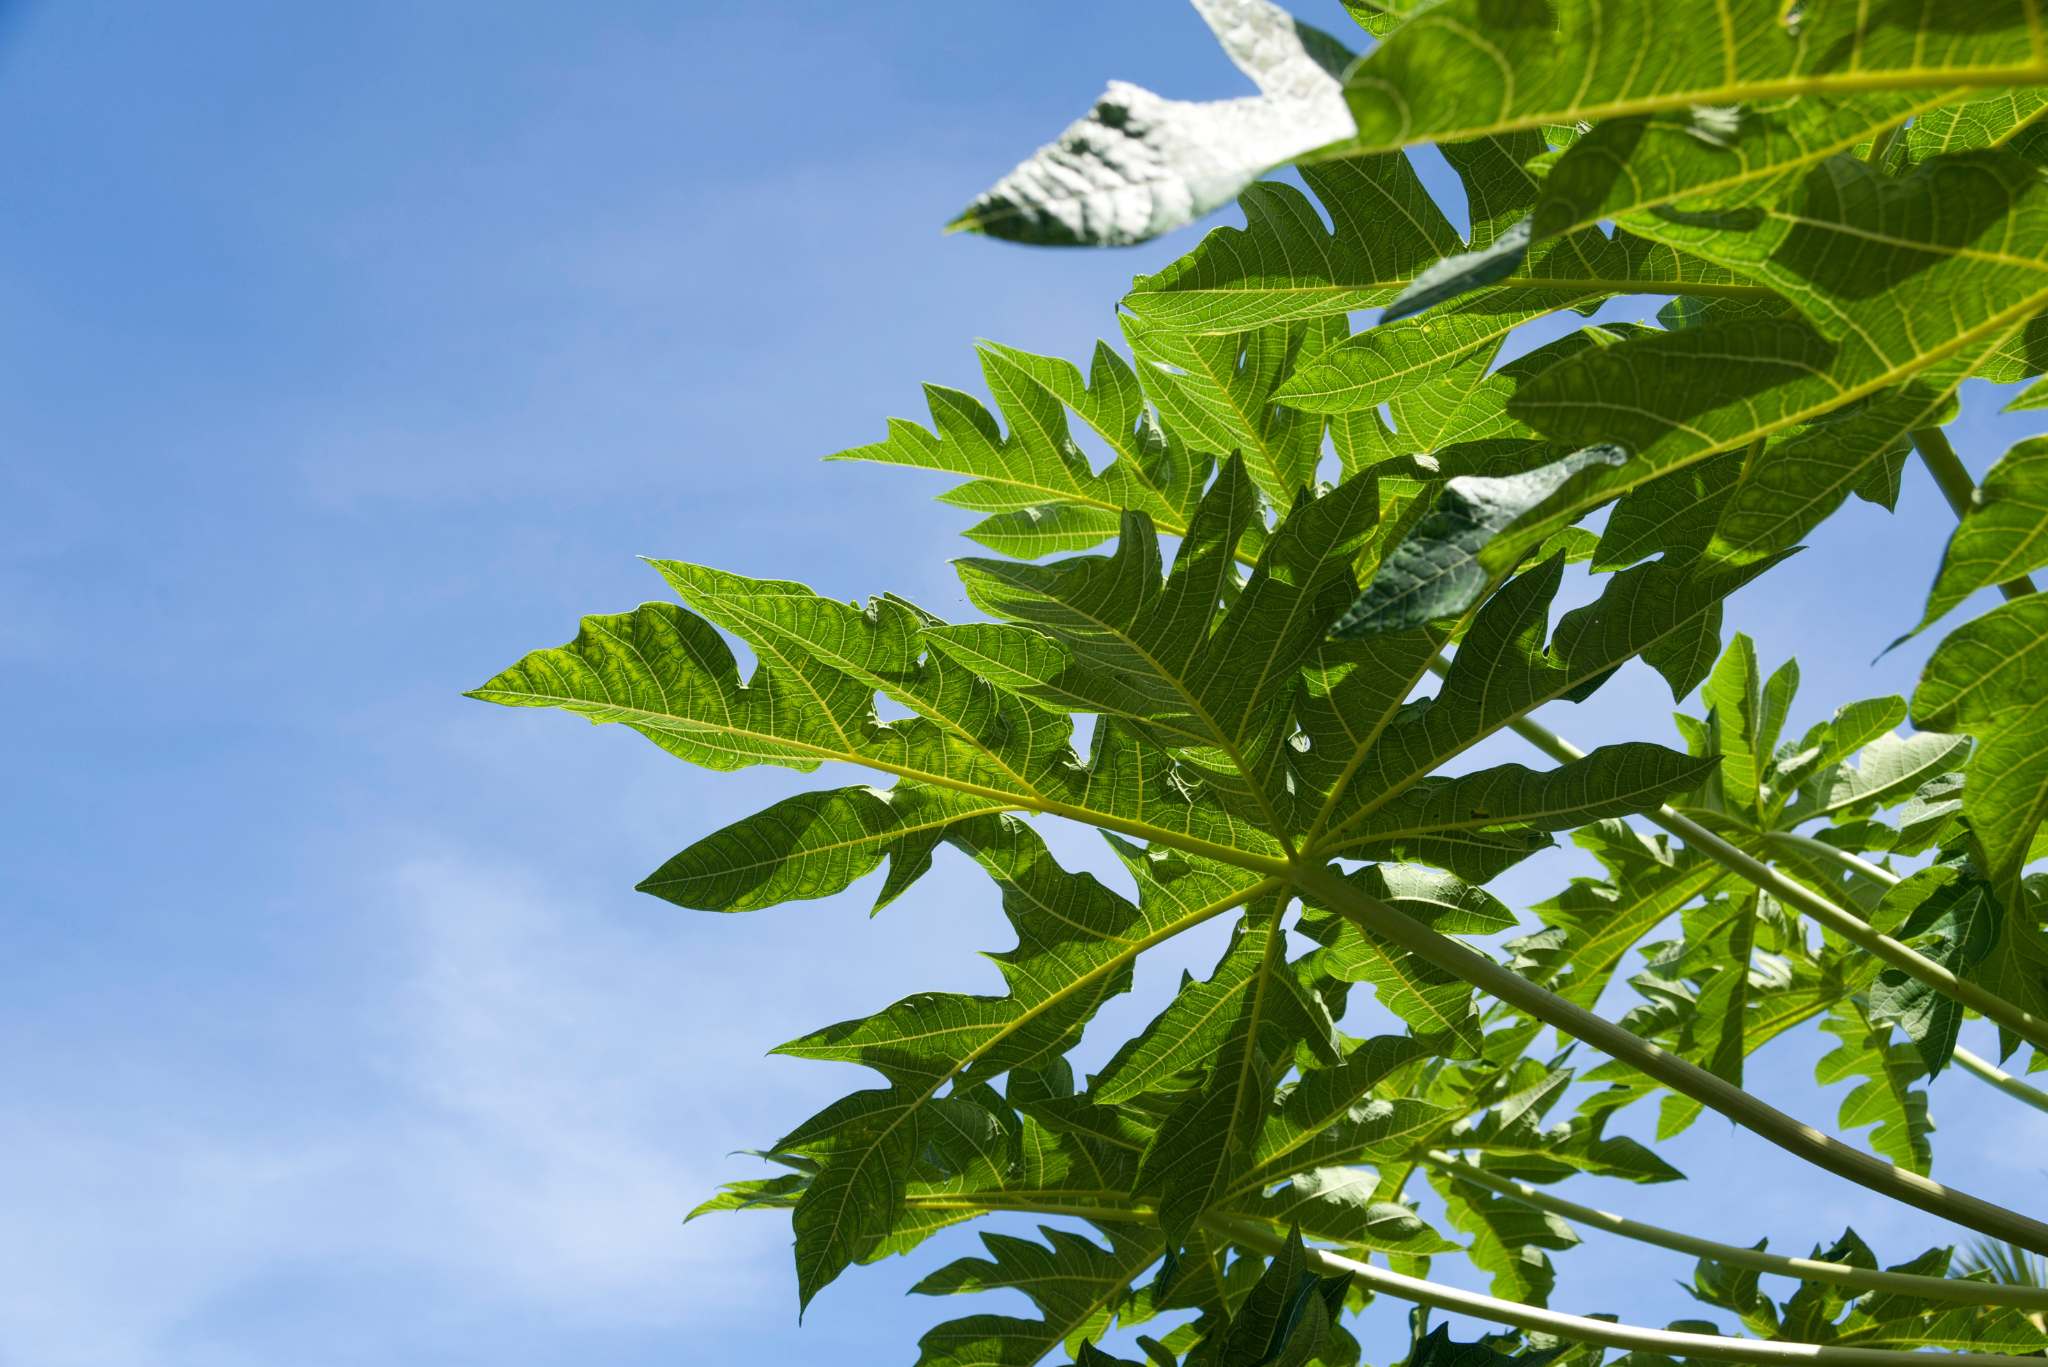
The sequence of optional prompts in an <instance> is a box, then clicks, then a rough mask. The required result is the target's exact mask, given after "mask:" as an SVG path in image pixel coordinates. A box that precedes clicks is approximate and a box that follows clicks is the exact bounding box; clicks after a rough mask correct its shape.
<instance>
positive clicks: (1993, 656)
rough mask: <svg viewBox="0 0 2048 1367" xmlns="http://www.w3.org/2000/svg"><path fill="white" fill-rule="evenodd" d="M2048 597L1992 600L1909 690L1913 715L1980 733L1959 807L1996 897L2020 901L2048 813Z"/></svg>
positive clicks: (1923, 722)
mask: <svg viewBox="0 0 2048 1367" xmlns="http://www.w3.org/2000/svg"><path fill="white" fill-rule="evenodd" d="M2044 643H2048V599H2044V598H2039V597H2031V598H2022V599H2020V600H2019V601H2017V602H2013V603H2007V604H2005V605H2003V606H2002V607H1997V608H1993V609H1992V610H1991V611H1990V612H1988V613H1986V614H1985V615H1984V616H1982V617H1979V618H1978V619H1977V620H1976V621H1974V622H1970V623H1967V624H1966V625H1964V626H1962V627H1959V628H1957V629H1956V630H1955V631H1953V632H1951V633H1949V636H1948V638H1947V639H1946V640H1944V641H1943V642H1942V643H1941V644H1940V645H1939V646H1937V647H1935V650H1934V655H1933V657H1932V658H1931V659H1929V660H1928V661H1927V667H1926V668H1925V670H1923V671H1922V673H1921V675H1920V684H1919V687H1917V688H1916V689H1914V690H1913V721H1914V723H1915V724H1916V725H1919V726H1923V727H1926V728H1928V729H1929V730H1934V731H1959V732H1964V733H1967V734H1969V735H1972V736H1975V737H1976V738H1977V742H1978V744H1977V748H1976V751H1975V753H1974V754H1972V755H1971V757H1970V766H1969V769H1968V770H1967V771H1966V772H1965V774H1964V783H1963V815H1964V816H1965V817H1966V818H1968V820H1969V822H1970V826H1971V829H1972V830H1973V831H1974V832H1975V833H1976V836H1977V839H1978V841H1979V842H1980V843H1981V844H1982V846H1983V848H1984V855H1985V858H1986V860H1987V861H1988V866H1989V874H1990V878H1991V883H1992V886H1993V888H1994V889H1995V890H1996V892H1997V895H1998V898H1999V900H2000V901H2001V902H2004V903H2006V904H2007V905H2009V906H2010V905H2016V904H2018V903H2019V901H2020V897H2019V876H2020V869H2021V867H2022V866H2023V865H2024V864H2025V863H2026V860H2027V850H2028V847H2029V845H2030V844H2031V843H2032V841H2033V838H2034V832H2035V831H2036V830H2038V829H2039V828H2040V825H2041V818H2042V817H2043V815H2048V711H2044V709H2043V707H2042V704H2041V700H2042V699H2043V698H2044V697H2048V654H2044V652H2043V650H2042V646H2043V645H2044Z"/></svg>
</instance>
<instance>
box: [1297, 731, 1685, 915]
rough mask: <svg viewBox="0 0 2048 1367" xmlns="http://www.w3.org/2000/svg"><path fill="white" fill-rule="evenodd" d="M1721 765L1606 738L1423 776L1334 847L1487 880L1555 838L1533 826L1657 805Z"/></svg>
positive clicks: (1353, 825)
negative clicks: (1578, 755)
mask: <svg viewBox="0 0 2048 1367" xmlns="http://www.w3.org/2000/svg"><path fill="white" fill-rule="evenodd" d="M1712 767H1713V761H1712V760H1700V759H1695V758H1694V757H1692V756H1690V755H1682V754H1680V753H1678V752H1677V751H1675V750H1667V749H1665V748H1664V747H1663V746H1661V745H1651V744H1649V743H1647V742H1644V741H1625V742H1623V743H1621V744H1619V745H1603V746H1601V747H1600V748H1599V749H1597V750H1595V751H1593V752H1592V753H1591V754H1589V755H1587V756H1585V757H1584V758H1583V759H1576V760H1572V761H1571V762H1569V763H1567V764H1561V765H1559V766H1557V767H1556V768H1554V769H1530V768H1527V767H1526V766H1524V765H1520V764H1503V765H1499V766H1497V767H1495V768H1492V769H1481V770H1479V771H1478V772H1476V773H1471V774H1466V775H1464V776H1462V777H1459V778H1444V779H1437V778H1432V779H1424V780H1422V781H1420V782H1418V783H1416V784H1415V785H1413V786H1412V787H1410V788H1408V789H1407V790H1406V791H1405V792H1403V793H1402V794H1401V796H1400V797H1398V798H1395V799H1393V800H1391V801H1388V802H1384V803H1381V804H1379V805H1378V806H1377V807H1375V808H1374V809H1373V810H1372V811H1371V812H1369V813H1366V814H1364V817H1363V819H1361V820H1355V821H1347V822H1346V823H1345V830H1344V838H1343V839H1342V840H1341V841H1339V842H1335V843H1332V844H1331V845H1329V846H1328V847H1327V848H1328V849H1329V850H1330V852H1332V853H1337V854H1343V855H1346V856H1349V857H1351V858H1361V859H1366V858H1386V857H1409V858H1426V859H1428V860H1429V861H1430V862H1431V863H1436V864H1440V865H1442V866H1443V867H1445V868H1448V869H1450V870H1451V871H1453V872H1455V873H1458V874H1460V875H1461V876H1463V877H1467V878H1472V879H1475V880H1478V881H1484V880H1485V879H1487V878H1490V877H1492V876H1493V875H1494V874H1496V873H1498V872H1500V870H1501V868H1502V867H1504V864H1503V860H1505V861H1506V862H1508V863H1512V862H1514V860H1515V859H1517V858H1519V857H1520V856H1522V855H1524V854H1527V853H1529V852H1530V851H1531V850H1533V849H1535V848H1540V847H1541V846H1542V845H1544V844H1547V843H1548V841H1547V840H1541V839H1538V838H1536V837H1535V836H1533V835H1529V834H1527V833H1528V832H1545V831H1555V830H1566V829H1569V828H1571V827H1574V826H1583V825H1585V824H1587V823H1589V822H1593V821H1601V820H1605V819H1607V818H1610V817H1618V816H1627V815H1631V814H1634V813H1637V812H1643V811H1649V810H1652V809H1654V808H1655V807H1657V806H1658V805H1659V804H1660V803H1662V802H1663V801H1664V799H1665V798H1667V797H1669V796H1671V795H1672V794H1674V793H1677V792H1681V791H1683V790H1685V789H1688V788H1691V787H1692V786H1693V785H1695V784H1696V783H1698V782H1699V780H1700V778H1701V777H1702V776H1703V775H1704V774H1705V773H1706V772H1707V771H1708V770H1709V769H1710V768H1712Z"/></svg>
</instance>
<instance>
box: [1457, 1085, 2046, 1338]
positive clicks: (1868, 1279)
mask: <svg viewBox="0 0 2048 1367" xmlns="http://www.w3.org/2000/svg"><path fill="white" fill-rule="evenodd" d="M1979 1062H1982V1060H1979ZM1987 1066H1988V1065H1987ZM2021 1085H2022V1086H2025V1084H2024V1083H2022V1084H2021ZM2043 1100H2044V1101H2048V1097H2044V1098H2043ZM1429 1162H1430V1164H1431V1166H1433V1167H1435V1168H1437V1169H1438V1170H1439V1171H1442V1172H1445V1173H1448V1174H1450V1175H1451V1176H1453V1177H1456V1178H1457V1179H1458V1180H1459V1181H1461V1182H1470V1183H1471V1184H1472V1185H1474V1186H1478V1187H1484V1188H1486V1189H1487V1190H1488V1191H1494V1192H1499V1193H1500V1194H1501V1195H1503V1196H1507V1197H1510V1198H1512V1199H1514V1200H1517V1201H1520V1202H1521V1203H1522V1204H1523V1205H1527V1206H1534V1207H1535V1208H1536V1209H1538V1210H1547V1211H1551V1212H1552V1213H1554V1214H1557V1215H1562V1216H1565V1217H1566V1218H1568V1219H1572V1220H1577V1221H1578V1222H1579V1223H1581V1224H1585V1225H1591V1226H1593V1227H1594V1228H1596V1229H1604V1230H1606V1231H1607V1232H1608V1233H1610V1234H1619V1235H1621V1236H1622V1237H1623V1238H1625V1239H1635V1240H1637V1241H1638V1242H1641V1243H1646V1244H1655V1245H1656V1246H1657V1247H1659V1248H1668V1249H1672V1250H1674V1251H1675V1252H1679V1253H1691V1254H1694V1255H1696V1256H1698V1257H1701V1258H1712V1259H1713V1260H1714V1261H1716V1262H1721V1263H1727V1264H1729V1265H1730V1266H1733V1267H1747V1268H1751V1269H1753V1270H1755V1271H1757V1272H1771V1273H1776V1274H1778V1275H1780V1276H1785V1277H1797V1278H1799V1279H1800V1280H1801V1281H1809V1282H1826V1283H1828V1284H1829V1285H1831V1286H1846V1287H1850V1288H1852V1289H1854V1290H1857V1291H1892V1292H1898V1293H1900V1294H1903V1295H1909V1296H1917V1297H1920V1298H1921V1299H1923V1300H1938V1301H1959V1302H1962V1303H1963V1304H1966V1305H2010V1306H2023V1307H2028V1308H2033V1309H2048V1287H2038V1286H2000V1285H1997V1284H1995V1283H1991V1282H1972V1281H1960V1280H1957V1279H1955V1278H1952V1277H1917V1276H1914V1275H1913V1274H1911V1273H1909V1272H1881V1271H1878V1270H1877V1269H1875V1268H1868V1267H1851V1266H1849V1265H1848V1264H1846V1263H1828V1262H1819V1261H1816V1260H1815V1259H1812V1258H1788V1257H1785V1256H1784V1255H1783V1254H1779V1253H1766V1252H1764V1251H1763V1250H1762V1249H1760V1248H1743V1247H1741V1246H1740V1245H1737V1244H1724V1243H1719V1242H1717V1241H1716V1240H1713V1239H1702V1238H1700V1237H1699V1236H1697V1235H1693V1234H1686V1233H1683V1232H1681V1231H1679V1230H1675V1229H1665V1228H1663V1227H1662V1226H1659V1225H1652V1224H1646V1223H1644V1222H1643V1221H1641V1220H1631V1219H1629V1218H1628V1217H1627V1216H1625V1215H1616V1214H1613V1213H1612V1212H1610V1211H1605V1210H1598V1209H1595V1208H1594V1207H1592V1206H1582V1205H1580V1204H1579V1203H1578V1202H1576V1201H1567V1200H1565V1199H1564V1198H1563V1197H1562V1196H1555V1195H1552V1194H1551V1193H1550V1192H1547V1191H1544V1190H1542V1189H1541V1188H1539V1187H1533V1186H1530V1185H1529V1184H1528V1183H1527V1182H1517V1181H1515V1180H1514V1179H1513V1178H1509V1177H1500V1176H1496V1175H1495V1174H1493V1173H1490V1172H1487V1171H1486V1170H1485V1169H1483V1168H1481V1167H1479V1166H1478V1165H1477V1164H1475V1163H1472V1162H1469V1161H1467V1160H1465V1159H1462V1158H1459V1157H1458V1156H1457V1155H1455V1154H1450V1153H1445V1152H1444V1151H1443V1150H1441V1149H1432V1150H1431V1151H1430V1153H1429Z"/></svg>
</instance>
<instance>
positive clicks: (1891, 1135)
mask: <svg viewBox="0 0 2048 1367" xmlns="http://www.w3.org/2000/svg"><path fill="white" fill-rule="evenodd" d="M1821 1028H1822V1029H1823V1030H1826V1031H1827V1032H1828V1033H1829V1034H1831V1035H1834V1036H1836V1037H1837V1038H1838V1039H1840V1040H1841V1043H1840V1044H1838V1045H1836V1046H1835V1048H1834V1050H1833V1051H1832V1052H1831V1053H1829V1054H1828V1055H1827V1056H1826V1057H1825V1058H1823V1059H1822V1060H1821V1061H1820V1063H1819V1064H1818V1065H1817V1066H1816V1067H1815V1068H1814V1077H1815V1078H1816V1079H1817V1080H1818V1081H1819V1082H1820V1083H1821V1084H1822V1085H1823V1086H1826V1085H1828V1084H1830V1083H1835V1082H1840V1081H1843V1080H1844V1079H1847V1078H1861V1079H1862V1081H1860V1082H1859V1083H1857V1085H1856V1086H1855V1087H1854V1088H1852V1089H1851V1090H1850V1092H1849V1095H1848V1096H1847V1097H1846V1098H1845V1099H1844V1100H1843V1102H1842V1111H1841V1123H1842V1125H1843V1126H1844V1127H1845V1128H1848V1129H1857V1128H1860V1127H1861V1126H1864V1125H1875V1126H1876V1127H1877V1128H1876V1129H1875V1130H1873V1131H1871V1135H1870V1146H1871V1147H1872V1148H1873V1149H1875V1150H1877V1152H1878V1153H1880V1154H1882V1155H1883V1156H1884V1157H1885V1158H1887V1159H1889V1160H1890V1161H1891V1162H1893V1163H1896V1164H1898V1165H1899V1166H1900V1167H1902V1168H1909V1169H1911V1170H1912V1171H1914V1172H1917V1173H1919V1174H1921V1175H1922V1176H1925V1175H1926V1174H1927V1170H1928V1168H1929V1166H1930V1165H1931V1164H1932V1162H1933V1153H1932V1150H1931V1148H1930V1146H1929V1143H1928V1138H1927V1136H1928V1134H1929V1132H1930V1131H1932V1130H1933V1128H1934V1123H1933V1121H1932V1120H1930V1119H1929V1118H1928V1115H1927V1093H1925V1092H1924V1091H1918V1090H1916V1089H1915V1088H1914V1087H1913V1083H1914V1081H1915V1080H1916V1079H1918V1078H1919V1077H1921V1076H1922V1075H1923V1074H1924V1072H1925V1069H1924V1067H1923V1066H1922V1064H1921V1062H1920V1057H1919V1054H1918V1053H1917V1052H1916V1051H1915V1050H1914V1048H1913V1047H1912V1046H1911V1045H1909V1044H1898V1043H1894V1042H1893V1040H1892V1038H1891V1026H1890V1025H1889V1024H1886V1023H1884V1022H1881V1021H1878V1020H1877V1019H1875V1017H1874V1015H1873V1014H1872V1011H1871V1009H1870V1008H1869V1007H1868V1006H1867V1005H1866V1004H1864V1003H1863V1002H1860V1001H1856V1000H1854V999H1852V1000H1850V1001H1847V1002H1844V1003H1841V1004H1840V1005H1838V1006H1837V1007H1836V1008H1835V1009H1834V1010H1833V1011H1832V1012H1831V1013H1830V1014H1829V1016H1828V1018H1827V1019H1826V1020H1825V1021H1823V1022H1821Z"/></svg>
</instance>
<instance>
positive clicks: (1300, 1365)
mask: <svg viewBox="0 0 2048 1367" xmlns="http://www.w3.org/2000/svg"><path fill="white" fill-rule="evenodd" d="M1350 1281H1351V1278H1350V1275H1349V1274H1348V1273H1347V1274H1345V1275H1344V1276H1340V1277H1318V1276H1316V1275H1315V1274H1314V1273H1313V1272H1311V1271H1309V1269H1308V1253H1307V1251H1306V1250H1305V1249H1304V1248H1303V1247H1302V1243H1301V1232H1300V1231H1299V1230H1294V1231H1292V1232H1290V1233H1289V1234H1288V1236H1287V1245H1286V1247H1285V1248H1283V1249H1282V1250H1281V1251H1280V1252H1279V1253H1276V1254H1275V1255H1273V1259H1272V1261H1271V1262H1269V1263H1268V1264H1267V1265H1266V1270H1265V1272H1264V1273H1263V1274H1262V1275H1261V1276H1260V1277H1259V1280H1258V1283H1257V1284H1256V1285H1255V1286H1253V1287H1252V1290H1251V1294H1250V1295H1248V1296H1246V1297H1245V1300H1244V1304H1243V1305H1241V1306H1239V1307H1238V1309H1237V1313H1236V1314H1235V1315H1233V1316H1232V1317H1231V1320H1230V1324H1229V1326H1228V1327H1227V1328H1226V1329H1225V1330H1224V1331H1223V1333H1222V1335H1221V1341H1220V1342H1219V1343H1216V1344H1215V1345H1214V1347H1213V1348H1212V1347H1210V1346H1209V1345H1207V1344H1205V1345H1204V1348H1203V1350H1201V1357H1202V1360H1203V1361H1204V1362H1205V1363H1207V1362H1213V1363H1215V1364H1216V1367H1305V1365H1306V1364H1308V1363H1311V1362H1314V1361H1315V1360H1316V1355H1317V1353H1318V1352H1319V1350H1320V1349H1321V1347H1322V1345H1323V1342H1324V1340H1325V1339H1326V1337H1327V1336H1328V1335H1329V1332H1330V1324H1331V1320H1332V1318H1333V1316H1334V1315H1335V1314H1336V1313H1337V1312H1338V1311H1339V1310H1341V1309H1342V1308H1343V1304H1344V1292H1345V1290H1346V1288H1347V1287H1348V1285H1349V1284H1350Z"/></svg>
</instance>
